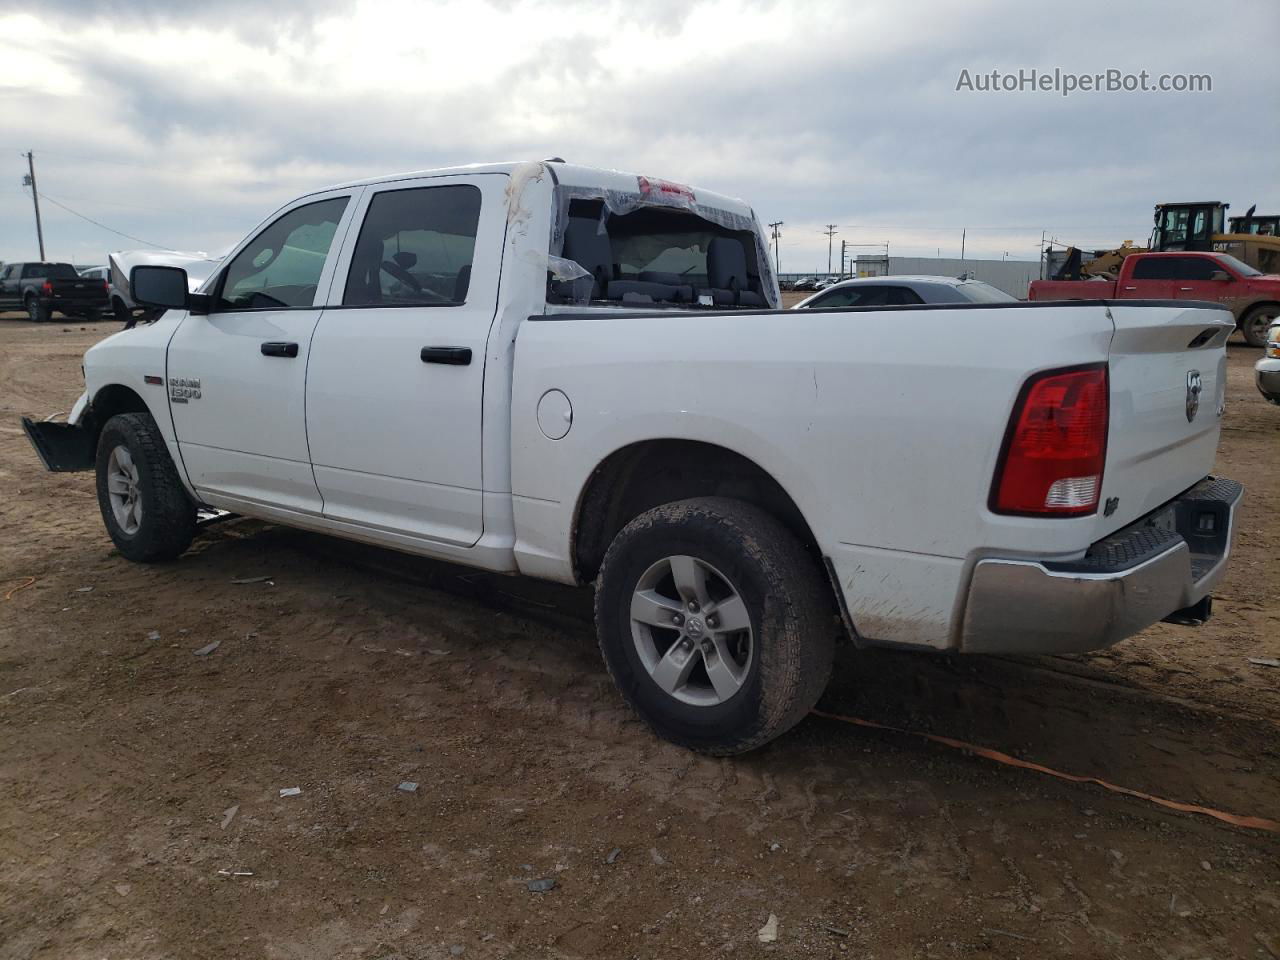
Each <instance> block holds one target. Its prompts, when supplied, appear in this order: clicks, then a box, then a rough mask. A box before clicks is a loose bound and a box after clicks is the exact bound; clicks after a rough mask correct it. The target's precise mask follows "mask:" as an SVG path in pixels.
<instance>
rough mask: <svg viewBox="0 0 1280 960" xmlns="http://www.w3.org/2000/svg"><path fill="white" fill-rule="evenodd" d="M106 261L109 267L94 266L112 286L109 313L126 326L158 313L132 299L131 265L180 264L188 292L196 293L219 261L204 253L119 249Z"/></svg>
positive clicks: (168, 265)
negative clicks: (184, 273) (103, 272)
mask: <svg viewBox="0 0 1280 960" xmlns="http://www.w3.org/2000/svg"><path fill="white" fill-rule="evenodd" d="M107 261H108V266H106V267H95V268H93V269H95V270H101V271H105V273H106V275H105V276H104V277H103V279H105V280H107V282H108V283H109V284H110V285H111V291H110V292H111V312H112V313H114V314H115V317H116V319H117V320H119V321H121V322H122V323H124V324H126V325H127V326H133V325H134V324H135V323H137V322H138V320H143V321H150V320H154V319H155V318H156V317H157V316H158V315H159V314H158V313H157V312H156V311H155V310H154V309H150V308H147V307H143V306H140V305H139V304H136V303H134V302H133V298H132V296H131V295H130V292H129V275H130V273H131V272H132V271H133V268H134V267H140V266H152V267H181V268H182V269H183V270H185V271H186V272H187V281H188V286H189V289H190V292H191V293H195V292H196V291H197V290H198V289H200V285H201V284H202V283H204V282H205V280H207V279H208V278H209V277H210V275H211V274H212V273H213V271H214V270H215V269H217V266H218V264H219V263H221V262H222V260H221V259H215V258H213V257H210V256H209V255H208V254H207V253H203V252H201V253H184V252H183V251H181V250H118V251H116V252H115V253H112V254H109V255H108V256H107Z"/></svg>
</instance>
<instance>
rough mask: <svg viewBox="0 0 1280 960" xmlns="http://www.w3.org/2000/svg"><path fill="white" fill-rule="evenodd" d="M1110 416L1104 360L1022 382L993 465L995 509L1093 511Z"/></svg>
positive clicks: (1070, 514)
mask: <svg viewBox="0 0 1280 960" xmlns="http://www.w3.org/2000/svg"><path fill="white" fill-rule="evenodd" d="M1110 417H1111V409H1110V386H1109V383H1108V380H1107V365H1106V364H1105V363H1100V364H1092V365H1090V366H1087V367H1072V368H1068V369H1065V370H1049V371H1046V372H1045V373H1040V374H1037V375H1036V376H1034V377H1032V378H1031V379H1029V380H1028V381H1027V382H1026V383H1025V384H1024V385H1023V387H1022V392H1021V394H1020V395H1019V396H1018V402H1017V404H1016V405H1015V406H1014V408H1013V416H1012V417H1011V418H1010V420H1009V430H1008V432H1007V433H1006V434H1005V439H1004V449H1003V450H1002V451H1001V453H1000V462H999V463H998V464H997V466H996V476H995V482H994V483H993V484H992V486H991V499H990V504H989V506H990V507H991V509H992V510H993V511H994V512H996V513H1011V514H1020V515H1034V516H1056V517H1078V516H1084V515H1086V514H1090V513H1093V512H1095V511H1096V510H1097V509H1098V497H1099V496H1100V495H1101V493H1102V468H1103V465H1104V464H1105V462H1106V459H1107V423H1108V421H1109V420H1110Z"/></svg>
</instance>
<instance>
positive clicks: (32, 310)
mask: <svg viewBox="0 0 1280 960" xmlns="http://www.w3.org/2000/svg"><path fill="white" fill-rule="evenodd" d="M50 313H51V311H50V310H49V308H48V307H46V306H45V305H44V304H42V303H41V302H40V300H39V298H37V297H27V319H29V320H30V321H31V322H32V323H44V322H46V321H47V320H48V319H49V316H50Z"/></svg>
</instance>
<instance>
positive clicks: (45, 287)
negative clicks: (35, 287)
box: [40, 280, 53, 297]
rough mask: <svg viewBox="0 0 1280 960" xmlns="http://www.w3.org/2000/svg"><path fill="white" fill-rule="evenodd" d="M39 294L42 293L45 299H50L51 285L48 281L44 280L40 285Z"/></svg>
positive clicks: (51, 294)
mask: <svg viewBox="0 0 1280 960" xmlns="http://www.w3.org/2000/svg"><path fill="white" fill-rule="evenodd" d="M40 292H41V293H43V294H44V295H45V296H46V297H52V296H53V284H52V283H50V282H49V281H48V280H46V281H45V282H44V283H42V284H40Z"/></svg>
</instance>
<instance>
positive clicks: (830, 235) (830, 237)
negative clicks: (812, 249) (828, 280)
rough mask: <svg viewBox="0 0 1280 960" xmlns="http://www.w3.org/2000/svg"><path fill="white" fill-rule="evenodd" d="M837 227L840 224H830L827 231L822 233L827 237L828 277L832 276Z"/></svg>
mask: <svg viewBox="0 0 1280 960" xmlns="http://www.w3.org/2000/svg"><path fill="white" fill-rule="evenodd" d="M837 226H839V224H835V223H828V224H827V229H826V230H824V231H822V232H823V233H825V234H826V235H827V275H828V276H830V275H831V245H832V244H833V243H834V242H835V238H836V227H837Z"/></svg>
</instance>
